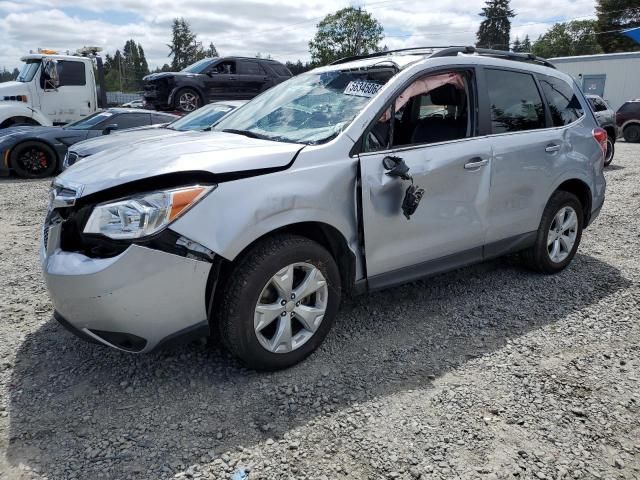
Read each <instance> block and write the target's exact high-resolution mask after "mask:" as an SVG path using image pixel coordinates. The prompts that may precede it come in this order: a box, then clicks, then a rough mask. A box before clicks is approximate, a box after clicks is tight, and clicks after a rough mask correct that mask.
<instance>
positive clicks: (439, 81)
mask: <svg viewBox="0 0 640 480" xmlns="http://www.w3.org/2000/svg"><path fill="white" fill-rule="evenodd" d="M469 77H470V74H469V73H467V72H445V73H437V74H432V75H426V76H424V77H420V78H418V79H417V80H415V81H413V82H412V83H411V84H410V85H409V86H408V87H407V88H405V89H404V91H403V92H402V93H401V94H400V95H398V97H396V99H395V100H394V102H392V105H391V106H390V107H389V108H388V109H387V110H386V111H385V112H384V113H383V114H382V116H381V117H380V118H379V119H378V121H377V122H376V123H375V124H374V125H373V126H372V127H370V130H369V132H368V134H367V136H366V137H365V140H366V141H365V151H376V150H385V149H389V148H393V147H400V146H405V145H421V144H431V143H439V142H446V141H451V140H457V139H461V138H466V137H469V136H471V135H472V133H471V132H472V129H471V121H470V120H471V116H470V114H469V112H470V105H469V95H468V92H469Z"/></svg>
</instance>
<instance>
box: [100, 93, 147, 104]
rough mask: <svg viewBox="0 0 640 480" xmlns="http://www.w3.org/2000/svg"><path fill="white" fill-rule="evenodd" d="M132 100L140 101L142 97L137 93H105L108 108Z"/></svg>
mask: <svg viewBox="0 0 640 480" xmlns="http://www.w3.org/2000/svg"><path fill="white" fill-rule="evenodd" d="M134 100H142V95H140V94H139V93H124V92H107V103H108V104H109V106H115V105H122V104H123V103H128V102H132V101H134Z"/></svg>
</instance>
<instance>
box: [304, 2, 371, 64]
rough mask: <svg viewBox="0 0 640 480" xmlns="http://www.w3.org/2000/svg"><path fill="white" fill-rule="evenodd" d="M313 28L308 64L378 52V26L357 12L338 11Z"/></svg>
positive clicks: (350, 10)
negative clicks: (310, 61)
mask: <svg viewBox="0 0 640 480" xmlns="http://www.w3.org/2000/svg"><path fill="white" fill-rule="evenodd" d="M317 27H318V30H317V31H316V34H315V36H314V37H313V40H311V41H310V42H309V52H310V53H311V59H312V62H313V63H315V64H318V65H326V64H327V63H331V62H333V61H334V60H337V59H339V58H342V57H349V56H352V55H366V54H368V53H371V52H375V51H378V50H379V43H380V41H381V40H382V38H383V37H384V34H383V28H382V25H380V22H378V21H377V20H376V19H375V18H374V17H373V16H372V15H371V14H370V13H369V12H366V11H364V10H362V9H361V8H354V7H347V8H343V9H342V10H338V11H337V12H336V13H332V14H329V15H327V16H326V17H324V18H323V19H322V21H321V22H320V23H319V24H318V26H317Z"/></svg>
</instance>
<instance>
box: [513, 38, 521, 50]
mask: <svg viewBox="0 0 640 480" xmlns="http://www.w3.org/2000/svg"><path fill="white" fill-rule="evenodd" d="M511 50H513V51H514V52H516V53H519V52H522V43H521V42H520V38H519V37H516V39H515V41H514V42H513V47H511Z"/></svg>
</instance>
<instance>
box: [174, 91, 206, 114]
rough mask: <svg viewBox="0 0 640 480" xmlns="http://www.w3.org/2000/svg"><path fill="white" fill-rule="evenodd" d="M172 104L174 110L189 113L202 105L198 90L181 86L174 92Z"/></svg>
mask: <svg viewBox="0 0 640 480" xmlns="http://www.w3.org/2000/svg"><path fill="white" fill-rule="evenodd" d="M173 106H174V108H175V109H176V110H179V111H181V112H185V113H189V112H193V111H194V110H197V109H198V108H200V107H201V106H202V99H201V98H200V95H199V94H198V92H196V91H195V90H193V89H192V88H183V89H182V90H180V91H178V93H177V94H176V98H175V100H174V101H173Z"/></svg>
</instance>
